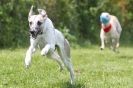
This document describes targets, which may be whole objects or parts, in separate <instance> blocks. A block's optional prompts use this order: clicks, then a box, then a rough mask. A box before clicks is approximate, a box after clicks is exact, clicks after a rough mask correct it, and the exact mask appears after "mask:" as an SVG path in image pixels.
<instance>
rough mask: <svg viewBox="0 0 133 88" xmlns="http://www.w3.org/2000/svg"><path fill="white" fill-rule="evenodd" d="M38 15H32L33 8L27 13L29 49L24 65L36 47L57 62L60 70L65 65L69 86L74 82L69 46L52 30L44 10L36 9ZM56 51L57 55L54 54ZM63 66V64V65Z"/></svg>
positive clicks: (28, 62) (29, 59) (50, 22)
mask: <svg viewBox="0 0 133 88" xmlns="http://www.w3.org/2000/svg"><path fill="white" fill-rule="evenodd" d="M38 12H39V14H37V15H34V14H33V6H32V7H31V9H30V12H29V17H28V21H29V26H30V30H29V31H30V34H31V36H30V47H29V49H28V50H27V53H26V57H25V65H26V67H29V65H30V63H31V56H32V53H33V52H34V51H35V47H36V46H37V45H39V46H40V48H41V49H42V51H41V55H43V56H44V55H46V56H50V57H51V58H52V59H54V60H55V61H57V63H58V64H59V66H60V69H61V70H62V69H63V66H64V65H65V66H66V67H67V69H68V71H69V72H70V77H71V84H72V83H73V82H74V71H73V67H72V63H71V60H70V58H71V57H70V46H69V43H68V41H67V40H66V39H65V38H64V36H63V35H62V33H61V32H60V31H58V30H57V29H55V28H54V26H53V23H52V21H51V20H50V19H49V18H48V17H47V14H46V12H45V10H43V9H38ZM56 49H57V51H58V53H57V52H55V50H56ZM62 62H63V63H64V64H63V63H62Z"/></svg>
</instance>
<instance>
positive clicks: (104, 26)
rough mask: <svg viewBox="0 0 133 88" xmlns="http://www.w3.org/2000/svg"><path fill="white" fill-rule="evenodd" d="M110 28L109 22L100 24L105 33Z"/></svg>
mask: <svg viewBox="0 0 133 88" xmlns="http://www.w3.org/2000/svg"><path fill="white" fill-rule="evenodd" d="M111 28H112V25H111V24H110V23H108V24H106V25H104V24H102V29H103V30H104V32H105V33H108V32H109V31H110V30H111Z"/></svg>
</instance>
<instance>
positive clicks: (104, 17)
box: [100, 13, 110, 24]
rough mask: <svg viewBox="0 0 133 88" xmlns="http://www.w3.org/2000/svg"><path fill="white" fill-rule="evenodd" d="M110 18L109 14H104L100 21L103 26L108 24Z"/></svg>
mask: <svg viewBox="0 0 133 88" xmlns="http://www.w3.org/2000/svg"><path fill="white" fill-rule="evenodd" d="M109 20H110V18H109V14H108V13H102V14H101V16H100V21H101V22H102V23H103V24H108V22H109Z"/></svg>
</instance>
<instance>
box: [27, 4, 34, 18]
mask: <svg viewBox="0 0 133 88" xmlns="http://www.w3.org/2000/svg"><path fill="white" fill-rule="evenodd" d="M33 8H34V6H33V5H32V6H31V8H30V11H29V16H28V18H30V17H31V16H32V15H34V12H33Z"/></svg>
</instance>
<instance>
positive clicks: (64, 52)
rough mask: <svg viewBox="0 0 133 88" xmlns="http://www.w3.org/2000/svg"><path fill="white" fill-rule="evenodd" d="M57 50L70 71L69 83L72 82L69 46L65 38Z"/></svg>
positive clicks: (72, 72)
mask: <svg viewBox="0 0 133 88" xmlns="http://www.w3.org/2000/svg"><path fill="white" fill-rule="evenodd" d="M58 52H59V54H60V56H61V59H62V61H63V63H64V64H65V66H66V68H67V70H68V71H69V72H70V77H71V84H73V83H74V70H73V66H72V63H71V60H70V46H69V43H68V41H67V40H64V46H62V47H59V50H58Z"/></svg>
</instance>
